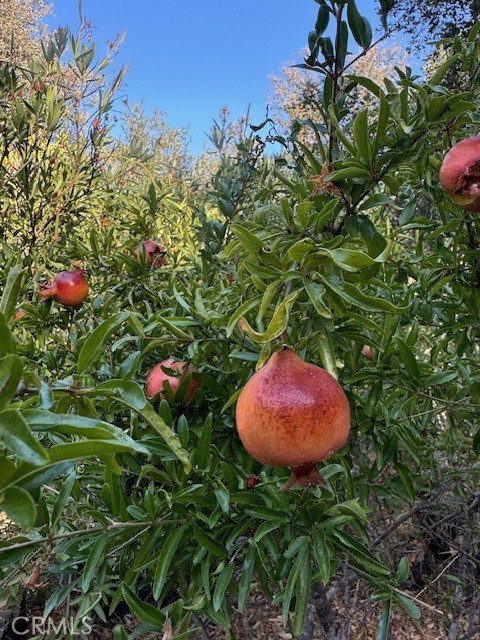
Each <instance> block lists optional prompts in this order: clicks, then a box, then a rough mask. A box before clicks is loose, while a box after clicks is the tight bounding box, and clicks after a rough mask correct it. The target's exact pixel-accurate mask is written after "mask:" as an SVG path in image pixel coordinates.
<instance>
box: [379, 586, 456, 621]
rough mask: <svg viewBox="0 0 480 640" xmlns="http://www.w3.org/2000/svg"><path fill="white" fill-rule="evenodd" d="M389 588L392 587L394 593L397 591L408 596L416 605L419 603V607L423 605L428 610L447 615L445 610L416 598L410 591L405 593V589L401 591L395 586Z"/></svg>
mask: <svg viewBox="0 0 480 640" xmlns="http://www.w3.org/2000/svg"><path fill="white" fill-rule="evenodd" d="M390 588H391V589H392V591H395V593H398V594H400V595H401V596H405V597H406V598H410V600H413V601H414V602H416V603H417V604H418V605H420V606H421V607H424V608H425V609H428V610H429V611H433V612H434V613H438V614H440V615H441V616H446V615H447V614H446V613H445V611H442V610H441V609H437V608H436V607H432V605H431V604H428V603H427V602H424V601H423V600H420V598H418V597H417V596H414V595H412V594H411V593H407V592H406V591H402V590H401V589H397V587H390Z"/></svg>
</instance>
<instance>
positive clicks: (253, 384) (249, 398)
mask: <svg viewBox="0 0 480 640" xmlns="http://www.w3.org/2000/svg"><path fill="white" fill-rule="evenodd" d="M236 422H237V429H238V434H239V436H240V440H241V441H242V444H243V446H244V447H245V449H246V450H247V451H248V452H249V453H250V455H252V456H253V457H254V458H255V459H256V460H258V461H259V462H262V463H263V464H267V465H269V466H271V467H274V466H286V467H290V469H291V471H292V476H291V478H290V480H289V482H288V483H287V485H286V487H289V486H292V485H294V484H299V485H300V486H302V487H308V486H309V485H311V484H323V479H322V477H321V475H320V474H319V472H318V471H317V468H316V465H317V462H320V461H321V460H326V459H327V458H329V457H330V456H331V455H333V454H334V453H335V452H336V451H337V450H338V449H340V448H341V447H343V445H344V444H345V443H346V441H347V439H348V434H349V432H350V408H349V405H348V400H347V397H346V395H345V393H344V391H343V389H342V387H341V386H340V384H339V383H338V382H337V380H335V378H334V377H333V376H331V375H330V374H329V373H328V372H327V371H325V370H324V369H321V368H320V367H317V366H316V365H314V364H310V363H308V362H304V361H303V360H301V359H300V358H299V357H298V356H297V354H296V353H295V352H294V351H292V350H291V349H286V348H285V349H283V350H282V351H279V352H277V353H274V354H273V355H272V356H271V358H270V359H269V361H268V362H267V364H266V365H265V366H264V367H262V368H261V369H260V370H259V371H257V372H256V373H255V374H254V375H253V376H252V377H251V378H250V380H249V381H248V382H247V384H246V385H245V386H244V388H243V389H242V392H241V393H240V396H239V398H238V401H237V409H236Z"/></svg>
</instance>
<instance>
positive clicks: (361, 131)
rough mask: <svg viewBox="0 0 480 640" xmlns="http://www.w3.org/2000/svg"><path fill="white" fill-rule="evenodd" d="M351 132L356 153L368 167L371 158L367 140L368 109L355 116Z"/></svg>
mask: <svg viewBox="0 0 480 640" xmlns="http://www.w3.org/2000/svg"><path fill="white" fill-rule="evenodd" d="M352 130H353V139H354V141H355V144H356V146H357V149H358V152H359V153H360V155H361V157H362V158H363V159H364V160H365V162H366V163H367V165H370V162H371V160H372V158H371V148H370V141H369V138H368V109H363V110H362V111H360V113H359V114H358V115H357V116H356V118H355V120H354V121H353V127H352Z"/></svg>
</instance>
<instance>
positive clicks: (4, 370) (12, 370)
mask: <svg viewBox="0 0 480 640" xmlns="http://www.w3.org/2000/svg"><path fill="white" fill-rule="evenodd" d="M22 372H23V367H22V361H21V360H20V358H19V357H18V356H16V355H14V354H9V355H7V356H5V357H3V358H2V359H1V360H0V411H1V410H2V409H5V407H6V406H7V405H8V403H9V402H10V400H11V399H12V398H13V396H14V395H15V393H16V391H17V389H18V385H19V384H20V380H21V378H22Z"/></svg>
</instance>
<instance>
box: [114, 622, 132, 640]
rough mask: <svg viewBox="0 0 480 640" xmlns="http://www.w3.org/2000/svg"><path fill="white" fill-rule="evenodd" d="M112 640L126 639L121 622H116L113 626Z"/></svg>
mask: <svg viewBox="0 0 480 640" xmlns="http://www.w3.org/2000/svg"><path fill="white" fill-rule="evenodd" d="M112 640H128V635H127V632H126V631H125V627H124V626H123V624H117V625H115V626H114V627H113V630H112Z"/></svg>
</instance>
